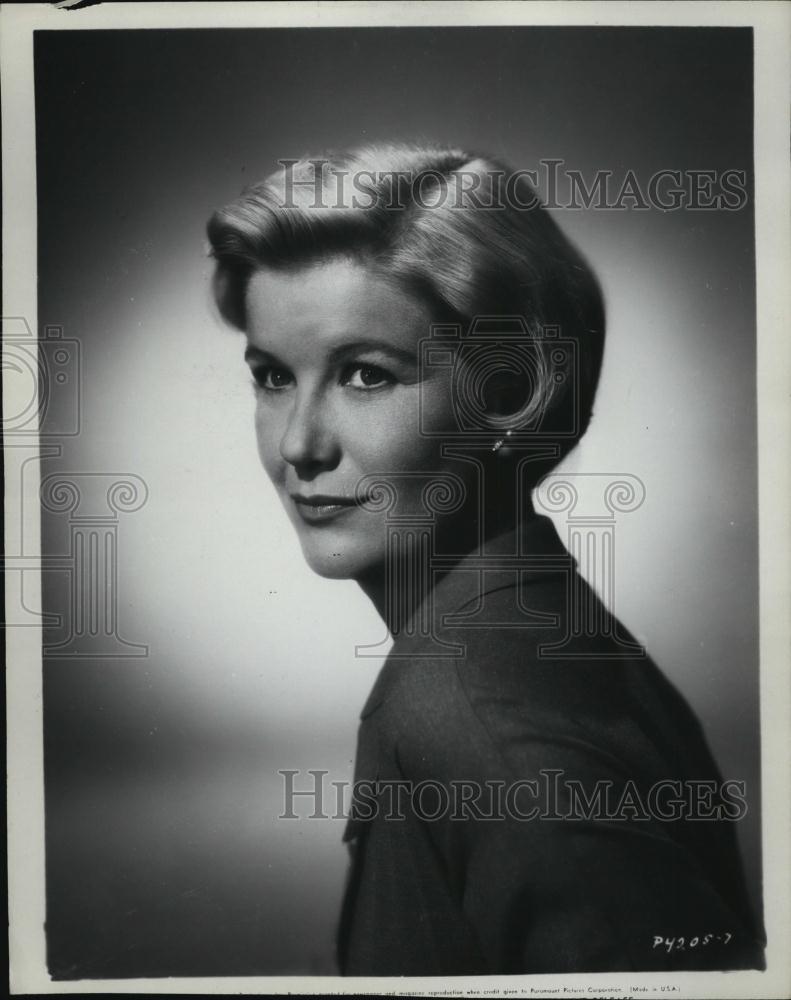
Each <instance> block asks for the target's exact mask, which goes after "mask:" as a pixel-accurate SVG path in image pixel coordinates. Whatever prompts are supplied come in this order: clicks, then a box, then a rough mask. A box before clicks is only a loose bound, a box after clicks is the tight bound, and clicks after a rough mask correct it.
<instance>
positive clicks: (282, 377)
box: [253, 365, 292, 392]
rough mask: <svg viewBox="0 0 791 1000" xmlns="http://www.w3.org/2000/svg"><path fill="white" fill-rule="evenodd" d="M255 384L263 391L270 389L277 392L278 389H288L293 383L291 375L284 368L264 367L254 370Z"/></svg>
mask: <svg viewBox="0 0 791 1000" xmlns="http://www.w3.org/2000/svg"><path fill="white" fill-rule="evenodd" d="M253 378H254V379H255V383H256V385H257V386H259V387H260V388H261V389H269V390H270V391H272V392H276V391H277V390H278V389H285V388H287V387H288V386H289V385H290V384H291V381H292V377H291V374H290V373H289V372H287V371H286V370H285V369H283V368H272V367H268V366H265V365H262V366H261V367H260V368H255V369H253Z"/></svg>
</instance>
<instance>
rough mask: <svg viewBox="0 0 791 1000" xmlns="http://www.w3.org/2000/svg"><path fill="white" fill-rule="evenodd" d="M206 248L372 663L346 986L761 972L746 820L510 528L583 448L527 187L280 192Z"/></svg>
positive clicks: (569, 291) (442, 165) (299, 499)
mask: <svg viewBox="0 0 791 1000" xmlns="http://www.w3.org/2000/svg"><path fill="white" fill-rule="evenodd" d="M209 237H210V241H211V246H212V252H213V255H214V258H215V261H216V271H215V283H214V289H215V296H216V301H217V303H218V306H219V309H220V312H221V314H222V315H223V316H224V317H225V319H226V320H227V321H228V322H229V323H231V324H232V325H233V326H235V327H237V328H238V329H240V330H242V331H243V332H244V333H245V334H246V337H247V350H246V359H247V362H248V364H249V366H250V369H251V372H252V375H253V378H254V380H255V384H256V392H257V410H256V428H257V436H258V444H259V451H260V455H261V459H262V462H263V465H264V467H265V469H266V471H267V473H268V474H269V476H270V477H271V479H272V481H273V483H274V485H275V487H276V489H277V491H278V493H279V495H280V497H281V500H282V501H283V503H284V505H285V507H286V510H287V512H288V515H289V517H290V518H291V520H292V522H293V524H294V526H295V528H296V530H297V533H298V535H299V538H300V542H301V544H302V548H303V551H304V554H305V557H306V559H307V561H308V563H309V565H310V566H311V567H312V568H313V569H314V570H315V571H316V572H317V573H319V574H321V575H323V576H328V577H338V578H352V579H355V580H357V582H358V583H359V584H360V586H361V587H362V588H363V590H364V591H365V593H366V594H368V596H369V597H370V598H371V600H372V601H373V602H374V604H375V606H376V608H377V610H378V611H379V613H380V614H381V616H382V618H383V619H384V621H385V622H386V624H387V625H388V628H389V629H390V631H391V633H392V635H393V637H394V644H393V647H392V649H391V651H390V654H389V656H388V658H387V661H386V663H385V665H384V667H383V669H382V672H381V673H380V675H379V677H378V679H377V682H376V684H375V686H374V689H373V691H372V692H371V695H370V697H369V698H368V701H367V703H366V705H365V707H364V709H363V712H362V721H361V726H360V732H359V740H358V752H357V761H356V781H355V793H356V795H355V801H354V804H353V811H352V817H351V819H350V822H349V825H348V827H347V833H346V839H347V840H348V841H349V845H350V848H351V850H352V867H351V872H350V877H349V881H348V885H347V891H346V898H345V902H344V907H343V913H342V917H341V926H340V933H339V961H340V966H341V970H342V972H344V973H345V974H349V975H410V974H411V975H430V974H435V975H440V974H483V973H524V972H564V971H568V972H570V971H577V972H595V971H616V970H630V969H635V970H636V969H641V970H649V969H679V968H693V969H697V968H721V969H726V968H737V967H748V968H756V967H762V963H763V958H762V944H761V933H760V930H759V929H758V927H757V926H756V925H755V923H754V921H753V919H752V917H751V915H750V907H749V904H748V899H747V892H746V889H745V885H744V879H743V875H742V870H741V862H740V859H739V855H738V851H737V847H736V841H735V836H734V829H733V822H732V820H733V819H734V818H736V816H737V814H738V812H739V803H738V801H734V798H733V795H730V797H729V795H728V789H727V788H726V787H724V786H723V783H722V781H721V778H720V776H719V774H718V771H717V768H716V765H715V763H714V761H713V759H712V757H711V754H710V752H709V750H708V748H707V746H706V744H705V741H704V738H703V736H702V733H701V730H700V726H699V724H698V722H697V720H696V719H695V718H694V716H693V715H692V713H691V711H690V709H689V708H688V707H687V705H686V704H685V703H684V701H683V700H682V698H681V697H680V696H679V694H678V693H677V692H676V691H675V690H674V689H673V688H672V687H671V686H670V684H669V683H668V682H667V681H666V680H665V679H664V678H663V677H662V675H661V674H660V673H659V671H658V670H657V668H656V667H655V666H654V665H653V664H652V663H651V661H650V660H648V659H647V658H646V657H645V655H644V653H643V651H642V650H641V649H640V647H639V646H638V645H637V644H636V643H635V642H634V640H633V639H632V638H631V637H630V636H629V635H628V634H627V633H626V632H625V631H624V630H623V629H622V628H621V627H620V625H619V624H618V623H617V622H614V621H613V619H612V618H611V617H610V616H609V614H608V612H607V610H606V609H605V608H604V607H603V606H602V605H601V604H600V603H599V601H598V599H597V598H596V596H595V595H594V594H593V592H592V591H591V590H590V589H589V588H588V587H587V586H586V585H585V583H584V582H583V581H582V579H581V577H580V576H579V575H578V574H577V572H576V568H575V564H574V562H573V560H572V559H571V557H570V556H569V555H568V554H567V553H566V551H565V549H564V548H563V546H562V545H561V544H560V541H559V540H558V538H557V535H556V534H555V532H554V528H553V527H552V525H551V522H550V521H548V519H546V518H544V517H539V516H537V515H536V514H535V513H534V511H533V509H532V506H531V503H530V492H531V490H532V488H533V487H534V486H535V485H536V484H537V482H538V480H539V478H540V477H541V476H543V475H544V474H545V473H546V472H548V471H549V470H551V469H552V467H553V466H554V465H555V464H557V462H558V461H560V459H561V458H562V457H563V456H564V455H565V454H566V453H567V452H568V451H569V449H570V448H572V447H573V446H574V445H575V444H576V442H577V441H578V440H579V438H580V437H581V435H582V434H583V433H584V431H585V429H586V427H587V424H588V421H589V419H590V414H591V407H592V403H593V398H594V394H595V390H596V384H597V381H598V376H599V369H600V364H601V358H602V349H603V340H604V310H603V305H602V299H601V294H600V291H599V288H598V285H597V282H596V280H595V278H594V276H593V275H592V273H591V271H590V269H589V268H588V266H587V264H586V263H585V262H584V260H583V259H582V258H581V256H580V254H579V253H578V252H577V251H576V250H575V249H574V248H573V247H572V246H571V244H570V243H569V241H568V240H567V239H566V238H565V237H564V236H563V234H562V233H561V232H560V230H559V228H558V227H557V225H556V224H555V223H554V221H553V220H552V218H551V217H550V215H549V214H548V213H547V212H546V211H545V210H544V209H543V208H542V207H541V206H540V204H539V203H538V199H537V197H536V195H535V192H534V191H533V190H532V188H531V187H530V184H529V183H528V181H527V179H526V177H525V175H524V173H519V172H517V173H513V172H511V171H509V170H508V169H507V168H506V167H505V166H504V165H503V164H500V163H498V162H496V161H494V160H490V159H486V158H484V157H477V156H473V155H470V154H468V153H465V152H463V151H460V150H453V149H429V148H419V147H407V146H387V147H377V148H367V149H364V150H361V151H358V152H355V153H352V154H349V155H344V156H334V157H332V158H325V159H314V160H303V161H299V162H296V161H284V162H282V163H281V168H280V169H279V170H278V171H277V172H276V173H275V174H273V175H272V176H271V177H270V178H269V179H268V180H267V181H265V182H263V183H262V184H259V185H257V186H255V187H253V188H251V189H250V190H248V191H247V192H245V193H244V194H243V195H242V196H241V197H240V198H239V199H238V200H237V201H236V202H234V203H233V204H231V205H229V206H228V207H226V208H225V209H224V210H222V211H219V212H217V213H216V214H215V215H214V216H213V218H212V219H211V221H210V223H209ZM703 819H706V820H708V821H707V822H702V821H701V820H703Z"/></svg>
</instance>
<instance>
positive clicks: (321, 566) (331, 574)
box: [301, 538, 374, 580]
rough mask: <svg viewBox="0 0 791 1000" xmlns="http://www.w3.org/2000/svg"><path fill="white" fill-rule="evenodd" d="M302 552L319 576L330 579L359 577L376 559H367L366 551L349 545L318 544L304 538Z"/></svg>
mask: <svg viewBox="0 0 791 1000" xmlns="http://www.w3.org/2000/svg"><path fill="white" fill-rule="evenodd" d="M301 541H302V553H303V555H304V556H305V562H306V563H307V564H308V566H309V567H310V568H311V569H312V570H313V572H314V573H317V574H318V575H319V576H323V577H326V578H327V579H329V580H349V579H359V578H360V577H362V576H364V575H365V574H366V572H367V571H369V570H370V568H371V567H370V564H371V563H372V562H373V561H374V560H372V559H366V553H365V552H364V551H361V550H360V549H359V548H357V549H355V548H353V547H350V546H348V545H344V546H333V545H317V544H315V543H314V542H312V541H308V540H307V539H304V538H303V539H302V540H301Z"/></svg>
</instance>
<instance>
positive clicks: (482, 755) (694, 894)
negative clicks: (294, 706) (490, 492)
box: [338, 517, 764, 975]
mask: <svg viewBox="0 0 791 1000" xmlns="http://www.w3.org/2000/svg"><path fill="white" fill-rule="evenodd" d="M518 542H521V545H522V548H521V551H523V552H527V553H530V557H529V560H528V562H527V563H522V564H521V565H522V566H523V568H521V569H519V570H518V571H515V570H514V569H511V568H509V567H508V566H506V565H505V563H503V562H502V560H501V561H500V562H501V563H502V565H500V564H498V566H497V567H495V568H494V569H492V570H487V571H486V572H484V571H482V570H481V568H480V566H481V564H480V562H478V563H476V562H475V560H474V559H473V558H472V557H467V558H465V559H463V560H461V561H460V562H459V563H458V564H457V566H456V567H455V568H454V569H452V570H451V571H450V572H448V573H447V574H446V575H445V576H444V577H443V578H442V579H441V580H440V582H439V583H438V584H437V586H436V587H435V588H434V589H433V592H432V594H431V598H430V600H431V604H432V607H433V610H432V612H431V614H432V620H433V621H434V628H433V630H431V632H430V634H426V633H425V631H424V632H423V634H421V632H420V630H418V631H417V633H416V634H415V632H414V629H412V632H411V634H410V627H409V626H407V627H406V628H405V629H404V632H403V634H402V635H400V636H397V637H396V641H395V643H394V645H393V648H392V650H391V653H390V655H389V657H388V659H387V661H386V663H385V664H384V666H383V668H382V671H381V673H380V675H379V677H378V679H377V681H376V683H375V685H374V688H373V690H372V691H371V694H370V696H369V698H368V701H367V703H366V705H365V707H364V709H363V712H362V716H361V719H362V721H361V725H360V731H359V738H358V749H357V761H356V771H355V790H356V794H355V800H354V805H353V811H352V816H351V818H350V820H349V823H348V825H347V829H346V834H345V839H346V840H347V841H348V843H349V848H350V852H351V855H352V864H351V868H350V874H349V881H348V884H347V890H346V896H345V900H344V905H343V911H342V915H341V922H340V928H339V938H338V954H339V962H340V968H341V971H342V973H343V974H345V975H465V974H469V975H473V974H487V973H531V972H532V973H558V972H598V971H628V970H672V969H731V968H763V967H764V966H763V961H764V960H763V937H762V932H761V930H760V927H759V926H758V925H757V924H756V923H755V922H754V921H753V918H752V915H751V912H750V905H749V902H748V896H747V891H746V888H745V884H744V877H743V874H742V865H741V860H740V857H739V852H738V849H737V845H736V838H735V830H734V818H735V817H737V816H738V815H739V813H740V808H741V805H742V804H741V803H740V802H739V795H738V793H737V792H734V791H733V790H732V789H731V790H728V789H725V790H723V789H722V781H721V777H720V774H719V772H718V770H717V767H716V765H715V763H714V761H713V759H712V756H711V754H710V752H709V749H708V747H707V745H706V742H705V739H704V737H703V734H702V731H701V727H700V725H699V723H698V721H697V719H696V718H695V717H694V715H693V713H692V712H691V710H690V708H689V707H688V706H687V704H686V703H685V701H684V700H683V699H682V697H681V696H680V695H679V694H678V692H677V691H676V690H675V689H674V688H673V687H672V686H671V685H670V683H669V682H668V681H667V680H666V679H665V678H664V677H663V675H662V674H661V673H660V672H659V670H658V669H657V667H656V666H655V665H654V664H653V663H652V662H651V660H650V659H648V657H647V656H645V654H644V651H642V649H641V648H640V647H639V646H638V645H637V644H636V643H635V641H634V639H633V638H632V637H631V636H629V635H628V633H626V632H625V631H624V630H623V629H622V628H621V627H620V626H619V625H618V623H617V622H616V621H615V620H614V619H613V618H612V617H611V616H610V615H609V614H608V613H607V612H606V610H605V609H604V608H603V606H602V605H601V603H600V602H599V601H598V600H597V599H596V598H595V596H594V595H593V592H592V591H591V590H590V589H589V588H588V587H587V586H586V585H585V584H584V583H583V581H582V580H581V577H580V576H579V575H578V574H577V573H576V567H575V564H574V562H573V560H572V559H571V557H570V556H569V555H568V554H567V553H566V551H565V549H564V548H563V547H562V545H561V544H560V541H559V539H558V537H557V534H556V532H555V529H554V527H553V525H552V524H551V522H550V521H549V520H548V519H546V518H542V517H536V518H532V519H531V520H530V521H528V523H527V524H526V526H525V527H524V528H523V529H521V538H518V537H517V534H516V533H515V532H512V533H508V534H505V535H502V536H501V537H500V538H498V539H495V540H494V542H493V543H491V544H490V545H489V546H487V556H491V558H492V559H494V560H495V561H496V560H497V559H498V557H499V556H500V555H503V554H505V555H507V554H509V553H514V552H516V551H517V549H516V545H517V543H518ZM525 566H526V567H527V568H524V567H525ZM425 610H426V605H424V607H423V612H425ZM454 612H455V613H456V616H455V618H448V615H449V614H452V613H454ZM583 612H584V613H583ZM580 615H582V618H580ZM441 643H445V644H451V646H452V644H454V643H455V644H456V645H457V646H459V647H461V648H459V649H456V650H455V654H456V655H446V653H447V652H448V650H447V648H445V647H443V646H442V645H440V644H441ZM450 653H451V654H453V653H454V650H453V649H452V648H451V649H450ZM671 781H675V782H681V783H682V784H680V785H678V784H669V782H671ZM530 782H532V784H530ZM421 783H423V784H421ZM520 783H521V784H520ZM658 783H662V784H658ZM679 793H680V795H679ZM690 796H692V797H694V798H696V801H697V805H696V809H697V812H698V814H699V815H704V816H705V815H708V816H709V817H717V816H719V819H715V818H709V819H696V820H690V819H684V818H679V817H680V815H681V812H682V811H683V810H684V809H689V808H691V806H690ZM674 802H675V803H676V805H675V806H674ZM443 807H445V808H444V809H443ZM674 810H675V812H674ZM728 817H730V818H728Z"/></svg>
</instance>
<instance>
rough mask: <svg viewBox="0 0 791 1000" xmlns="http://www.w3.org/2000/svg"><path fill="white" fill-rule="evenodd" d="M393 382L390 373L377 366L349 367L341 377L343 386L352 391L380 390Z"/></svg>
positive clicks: (393, 379)
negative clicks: (348, 387) (349, 387)
mask: <svg viewBox="0 0 791 1000" xmlns="http://www.w3.org/2000/svg"><path fill="white" fill-rule="evenodd" d="M394 382H395V378H394V377H393V376H392V375H391V374H390V372H388V371H385V369H384V368H379V366H378V365H349V367H348V368H347V369H346V372H345V373H344V377H343V384H344V385H348V386H351V387H352V389H381V388H383V387H384V386H386V385H392V384H393V383H394Z"/></svg>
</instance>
